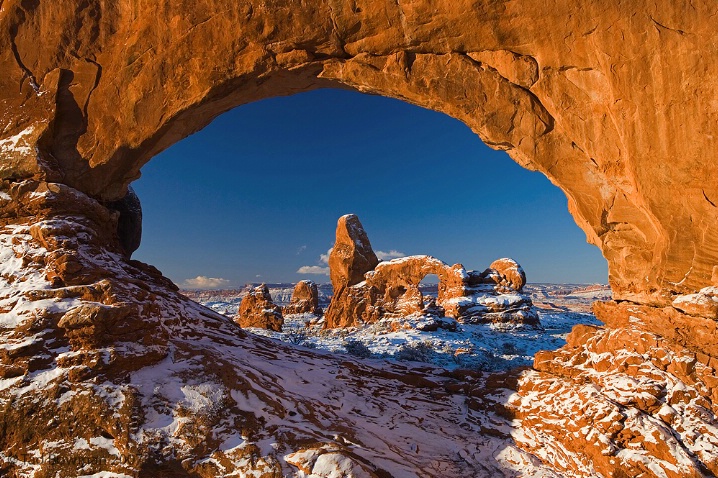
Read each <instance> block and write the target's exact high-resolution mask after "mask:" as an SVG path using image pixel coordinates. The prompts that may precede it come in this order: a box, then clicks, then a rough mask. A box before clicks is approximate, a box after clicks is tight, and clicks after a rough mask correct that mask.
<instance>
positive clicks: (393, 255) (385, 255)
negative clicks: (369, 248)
mask: <svg viewBox="0 0 718 478" xmlns="http://www.w3.org/2000/svg"><path fill="white" fill-rule="evenodd" d="M374 254H376V257H377V258H378V259H379V260H380V261H390V260H392V259H398V258H400V257H406V254H404V253H403V252H399V251H395V250H394V249H392V250H390V251H389V252H384V251H375V252H374Z"/></svg>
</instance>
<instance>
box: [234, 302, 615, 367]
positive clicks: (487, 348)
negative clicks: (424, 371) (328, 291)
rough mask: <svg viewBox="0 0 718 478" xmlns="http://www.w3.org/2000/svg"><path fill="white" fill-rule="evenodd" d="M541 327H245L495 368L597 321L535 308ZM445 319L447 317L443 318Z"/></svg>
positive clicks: (358, 352) (328, 345)
mask: <svg viewBox="0 0 718 478" xmlns="http://www.w3.org/2000/svg"><path fill="white" fill-rule="evenodd" d="M539 315H540V319H541V327H538V328H536V327H530V326H507V325H505V324H476V325H474V324H457V330H456V331H455V332H451V331H449V330H444V329H439V330H436V331H434V332H423V331H420V330H417V329H416V326H417V325H419V324H421V323H422V322H423V321H424V320H425V319H423V318H420V317H408V318H404V319H401V320H399V319H384V320H381V321H379V322H377V323H375V324H368V325H364V326H362V327H352V328H348V329H327V330H323V329H322V328H321V325H307V323H308V322H309V321H311V320H312V319H315V317H314V316H313V315H310V314H306V315H288V316H286V317H285V318H284V327H283V329H282V332H272V331H270V330H264V329H255V328H249V329H246V330H247V331H248V332H251V333H254V334H258V335H264V336H266V337H271V338H274V339H278V340H282V341H284V342H289V343H292V344H294V345H297V346H301V347H309V348H313V349H318V350H327V351H330V352H333V353H338V354H350V355H354V356H358V357H362V358H373V359H382V360H395V361H413V362H426V363H430V364H433V365H438V366H440V367H444V368H447V369H455V368H469V369H475V370H486V371H497V370H507V369H510V368H514V367H519V366H529V365H531V364H532V363H533V357H534V355H535V354H536V352H538V351H539V350H555V349H557V348H559V347H561V346H563V345H564V344H565V343H566V340H565V339H566V335H568V333H569V332H570V331H571V329H572V328H573V326H574V325H576V324H593V325H601V323H600V322H599V321H598V320H597V319H596V318H595V317H594V316H593V315H591V314H586V313H576V312H564V313H541V312H540V313H539ZM448 320H451V319H447V321H448Z"/></svg>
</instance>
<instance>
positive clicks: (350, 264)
mask: <svg viewBox="0 0 718 478" xmlns="http://www.w3.org/2000/svg"><path fill="white" fill-rule="evenodd" d="M329 273H330V277H331V280H332V285H333V286H334V295H333V296H332V301H331V303H330V304H329V308H328V309H327V311H326V316H325V318H326V321H325V327H326V328H338V327H352V326H356V325H360V324H362V323H371V322H376V321H378V320H381V319H383V318H399V317H407V316H410V315H417V314H423V315H430V316H435V317H444V316H448V317H451V318H454V319H456V320H458V321H459V322H463V323H490V322H502V323H516V324H527V325H538V324H539V319H538V314H537V313H536V311H535V309H534V307H533V303H532V302H531V298H530V297H529V296H528V295H526V294H522V293H521V291H522V289H523V287H524V285H525V284H526V274H525V273H524V271H523V269H522V268H521V266H520V265H519V264H518V263H517V262H516V261H514V260H513V259H509V258H503V259H498V260H496V261H494V262H493V263H492V264H491V266H490V267H489V268H488V269H486V270H485V271H483V272H477V271H467V270H466V269H465V268H464V266H462V265H461V264H454V265H453V266H449V265H447V264H446V263H444V262H442V261H441V260H439V259H437V258H435V257H431V256H426V255H417V256H409V257H402V258H398V259H393V260H391V261H387V262H379V260H378V259H377V258H376V254H374V251H373V250H372V248H371V244H370V242H369V238H368V236H367V234H366V231H364V228H363V226H362V224H361V222H360V221H359V218H358V217H357V216H356V215H353V214H349V215H346V216H342V217H341V218H339V221H338V224H337V232H336V242H335V244H334V248H333V249H332V254H331V255H330V257H329ZM429 274H436V275H437V276H438V277H439V287H438V288H439V292H438V297H437V298H436V300H435V301H431V300H430V298H429V297H426V296H424V295H423V294H422V292H421V290H420V289H419V285H420V283H421V281H422V280H423V279H424V277H426V276H427V275H429Z"/></svg>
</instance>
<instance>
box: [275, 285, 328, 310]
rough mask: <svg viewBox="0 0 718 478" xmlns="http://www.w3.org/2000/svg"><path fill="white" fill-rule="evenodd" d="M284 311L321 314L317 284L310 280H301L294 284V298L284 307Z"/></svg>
mask: <svg viewBox="0 0 718 478" xmlns="http://www.w3.org/2000/svg"><path fill="white" fill-rule="evenodd" d="M282 313H283V314H285V315H289V314H315V315H317V314H321V313H322V309H321V308H320V307H319V290H318V289H317V284H316V283H314V282H312V281H310V280H301V281H299V282H297V285H295V286H294V291H292V298H291V299H290V302H289V304H288V305H285V306H284V307H282Z"/></svg>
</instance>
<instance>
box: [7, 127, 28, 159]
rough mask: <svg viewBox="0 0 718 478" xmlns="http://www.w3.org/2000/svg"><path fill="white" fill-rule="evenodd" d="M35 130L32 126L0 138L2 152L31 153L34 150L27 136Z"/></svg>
mask: <svg viewBox="0 0 718 478" xmlns="http://www.w3.org/2000/svg"><path fill="white" fill-rule="evenodd" d="M34 131H35V127H34V126H30V127H28V128H25V129H24V130H22V131H20V132H19V133H18V134H16V135H15V136H10V137H9V138H6V139H2V140H0V153H10V152H16V153H20V154H31V153H32V151H33V150H32V148H31V147H30V146H29V145H28V142H27V140H26V139H25V137H26V136H29V135H31V134H32V133H33V132H34Z"/></svg>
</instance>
